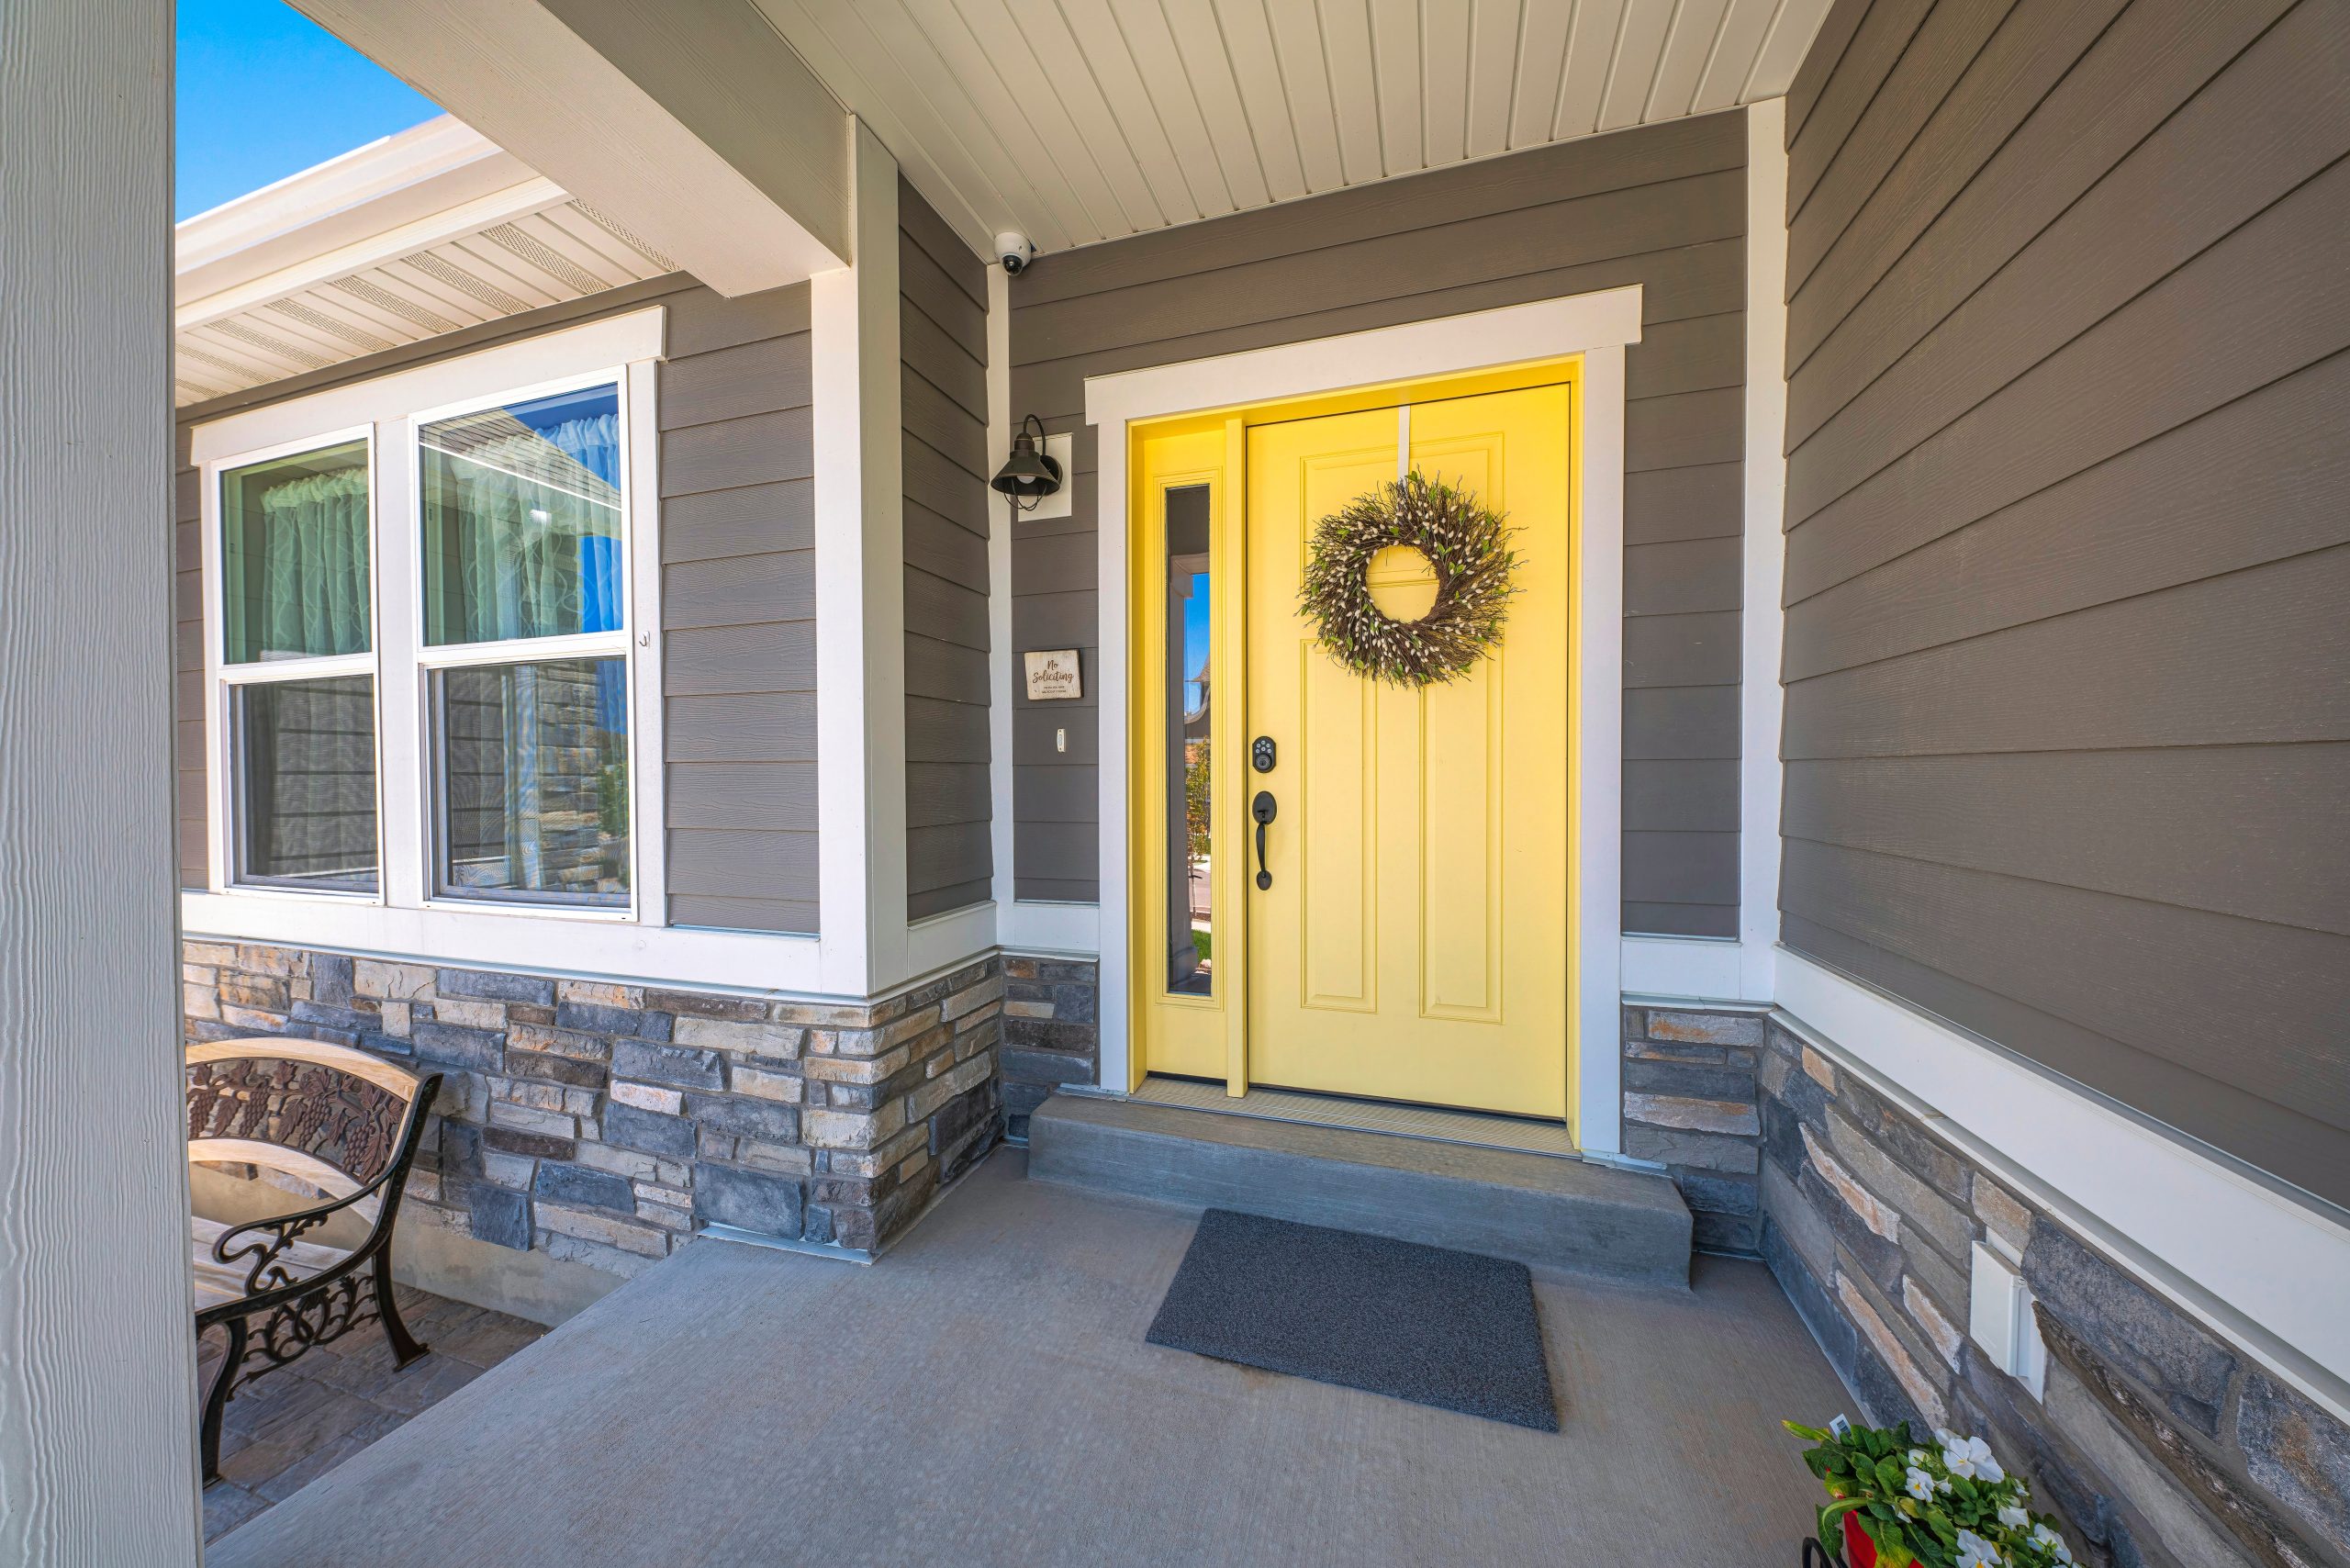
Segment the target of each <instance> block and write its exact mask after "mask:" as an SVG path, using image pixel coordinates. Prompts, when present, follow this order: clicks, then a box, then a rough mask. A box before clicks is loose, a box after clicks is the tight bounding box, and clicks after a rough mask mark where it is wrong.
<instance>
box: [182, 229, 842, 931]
mask: <svg viewBox="0 0 2350 1568" xmlns="http://www.w3.org/2000/svg"><path fill="white" fill-rule="evenodd" d="M648 303H658V304H660V305H662V306H664V307H666V309H667V311H668V337H667V353H668V358H667V359H666V362H665V363H664V364H662V365H661V367H660V371H659V375H660V386H659V394H658V397H657V398H656V408H657V419H658V422H659V425H660V436H659V440H660V442H661V489H662V502H661V554H662V618H663V625H662V637H663V663H664V682H663V684H664V687H665V690H664V693H663V695H664V700H665V701H664V708H665V714H666V721H665V722H666V732H667V734H666V754H667V755H666V775H667V777H666V790H667V795H668V813H669V820H668V822H667V823H666V824H660V825H659V826H658V827H657V828H655V827H653V826H652V825H651V824H648V831H662V832H665V833H666V844H667V858H668V880H669V909H668V918H669V921H670V923H671V924H677V925H718V926H725V927H728V928H733V929H741V930H755V931H778V932H813V931H815V930H816V929H817V911H816V855H815V845H816V828H817V824H816V787H815V772H816V728H815V689H816V681H815V670H816V662H815V647H816V643H815V630H816V622H815V613H816V610H815V602H814V594H813V582H814V577H813V565H814V539H813V521H812V495H811V489H812V486H811V477H810V476H811V474H812V472H813V456H814V454H813V450H812V446H811V436H810V403H811V391H810V378H809V363H808V290H807V289H806V288H805V287H804V286H801V287H795V288H784V289H777V290H774V291H772V292H770V293H767V294H762V295H754V296H749V297H744V298H741V299H727V298H723V297H721V296H719V295H716V294H713V293H711V291H710V290H708V289H705V288H702V287H700V286H698V285H696V284H694V283H693V282H692V280H690V279H688V278H685V277H682V276H673V277H667V278H660V279H655V280H653V281H652V282H649V283H645V284H638V285H633V286H630V287H627V288H621V289H613V290H611V291H610V292H608V293H605V294H601V295H596V296H592V297H588V298H587V299H583V300H574V301H570V302H568V303H566V304H565V305H561V306H556V307H553V308H548V309H545V310H539V311H532V312H530V313H528V314H526V315H522V316H517V317H509V318H508V319H505V320H502V321H498V322H495V323H491V324H489V325H487V326H485V327H481V328H475V329H469V330H465V331H462V332H453V333H449V334H446V335H444V336H442V337H441V338H437V339H434V340H432V341H431V342H428V343H423V344H419V345H417V346H415V347H412V348H405V349H400V350H397V351H394V352H392V353H385V354H376V355H371V356H369V357H368V358H365V359H362V360H355V361H353V362H351V363H349V364H341V365H337V366H334V367H333V368H332V369H331V370H329V371H324V372H319V373H317V374H315V375H304V376H299V377H296V378H293V379H290V380H287V381H283V382H279V383H276V384H275V385H274V386H268V387H265V388H256V389H254V390H253V391H251V392H246V393H240V394H237V395H235V396H233V397H231V398H221V399H219V400H218V401H216V402H214V403H209V404H205V405H202V406H200V407H197V408H194V409H187V410H185V411H184V412H183V413H182V415H181V417H180V436H179V454H180V463H181V467H180V470H179V472H178V474H177V476H176V483H175V484H174V485H173V538H174V546H173V547H174V551H175V553H176V558H177V561H178V564H179V574H178V584H177V588H178V603H177V610H176V611H175V613H176V615H177V618H178V627H177V630H178V639H177V649H178V652H177V661H178V666H177V675H176V685H175V691H176V695H177V699H178V734H177V750H178V766H179V810H180V866H181V876H182V879H183V882H184V883H185V885H188V886H201V885H202V884H203V882H204V879H205V877H206V872H207V867H206V821H205V812H206V808H207V780H206V767H205V763H206V759H205V755H204V722H203V706H202V704H203V701H204V689H203V686H204V651H203V620H202V617H203V598H202V595H203V591H204V589H203V584H202V581H201V572H202V551H201V547H200V543H199V541H198V539H197V528H198V522H197V518H198V509H199V504H200V497H199V494H198V483H197V475H196V471H195V470H194V469H193V468H191V467H188V466H186V455H187V450H188V445H187V443H188V432H189V431H190V430H191V429H192V428H193V426H194V425H195V424H196V423H199V422H202V421H203V420H208V419H215V418H218V417H219V416H221V415H223V414H226V413H229V412H233V411H235V410H237V409H246V408H255V407H260V406H262V405H263V404H267V403H271V402H276V401H281V400H283V399H285V398H292V397H298V396H301V395H303V394H306V393H309V392H315V391H319V390H321V389H323V388H325V387H328V386H341V385H346V384H348V383H351V382H353V381H360V380H364V379H367V378H369V377H372V376H375V375H385V374H386V373H389V372H392V371H396V370H401V369H406V368H408V367H410V366H413V365H417V364H429V363H431V362H432V361H434V360H439V359H446V358H450V357H453V356H454V355H456V354H459V353H472V352H474V351H476V350H478V349H481V348H486V347H489V346H492V345H494V344H497V343H501V342H514V341H518V340H520V339H522V338H527V337H532V336H535V335H537V334H539V333H542V332H544V331H548V330H553V329H554V328H557V327H562V326H568V325H571V324H574V323H576V322H579V321H585V320H592V319H597V318H599V317H602V316H609V315H612V314H616V313H618V312H620V311H622V310H628V309H633V308H639V307H641V306H643V305H645V304H648Z"/></svg>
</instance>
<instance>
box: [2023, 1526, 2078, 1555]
mask: <svg viewBox="0 0 2350 1568" xmlns="http://www.w3.org/2000/svg"><path fill="white" fill-rule="evenodd" d="M2031 1539H2032V1541H2033V1543H2034V1544H2036V1545H2038V1546H2041V1547H2043V1548H2045V1549H2046V1550H2047V1551H2048V1552H2049V1553H2050V1555H2052V1556H2053V1557H2054V1558H2055V1559H2056V1561H2057V1562H2071V1561H2072V1560H2073V1549H2072V1548H2071V1547H2069V1546H2067V1545H2065V1538H2064V1537H2063V1536H2061V1535H2058V1534H2057V1533H2056V1532H2055V1531H2054V1530H2053V1529H2049V1528H2048V1527H2047V1526H2046V1525H2034V1526H2032V1527H2031Z"/></svg>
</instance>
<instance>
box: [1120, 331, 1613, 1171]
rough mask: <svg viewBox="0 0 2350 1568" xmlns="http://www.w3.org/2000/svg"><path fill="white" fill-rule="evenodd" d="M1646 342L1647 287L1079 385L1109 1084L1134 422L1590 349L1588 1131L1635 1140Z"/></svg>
mask: <svg viewBox="0 0 2350 1568" xmlns="http://www.w3.org/2000/svg"><path fill="white" fill-rule="evenodd" d="M1639 341H1640V290H1639V287H1638V286H1632V287H1626V288H1611V289H1606V290H1603V291H1601V292H1599V293H1595V294H1580V295H1572V296H1569V297H1564V298H1561V299H1546V300H1539V301H1537V302H1535V303H1533V304H1529V305H1513V306H1509V307H1507V308H1503V309H1499V310H1480V311H1475V312H1472V313H1471V314H1468V315H1461V316H1448V317H1440V318H1438V319H1433V320H1427V321H1414V322H1410V323H1407V324H1405V325H1404V326H1400V327H1382V328H1379V329H1377V330H1372V331H1367V332H1350V333H1348V334H1346V335H1344V336H1341V337H1334V338H1319V339H1315V340H1314V341H1312V342H1303V343H1287V344H1283V345H1281V346H1280V347H1278V348H1269V349H1257V350H1252V351H1250V352H1248V353H1236V354H1222V355H1218V356H1216V357H1214V358H1210V359H1197V360H1185V361H1181V362H1180V363H1177V364H1161V365H1153V366H1151V367H1149V368H1148V369H1146V370H1130V371H1125V372H1122V373H1120V374H1118V375H1092V376H1088V377H1086V381H1085V419H1086V422H1087V423H1088V424H1091V425H1095V426H1098V427H1100V431H1101V442H1100V445H1101V455H1100V472H1099V476H1098V478H1099V494H1100V497H1101V500H1100V506H1101V509H1102V515H1101V517H1100V518H1099V519H1098V520H1097V521H1098V525H1099V528H1100V532H1099V535H1098V537H1099V540H1100V545H1099V576H1098V578H1097V586H1098V588H1099V589H1100V603H1101V611H1100V614H1101V654H1100V662H1099V674H1098V677H1097V678H1098V679H1099V680H1100V682H1101V687H1100V692H1101V722H1102V756H1101V764H1100V787H1101V802H1100V803H1101V823H1102V840H1101V842H1102V902H1101V906H1100V933H1099V939H1100V943H1101V954H1102V980H1101V984H1102V991H1101V998H1102V1002H1101V1025H1100V1028H1101V1048H1102V1067H1101V1072H1102V1078H1101V1081H1102V1086H1103V1087H1104V1088H1108V1089H1112V1090H1117V1091H1123V1090H1124V1089H1125V1086H1126V1084H1127V1082H1128V1081H1129V1079H1128V1074H1129V1071H1130V1067H1131V1059H1132V1058H1131V1055H1130V1053H1131V1050H1132V1047H1133V1041H1132V1029H1131V1020H1130V1018H1129V1016H1128V997H1127V985H1128V976H1127V973H1126V969H1127V962H1126V956H1127V936H1128V933H1127V913H1128V911H1127V903H1128V892H1129V890H1128V887H1127V879H1126V835H1127V832H1128V823H1127V820H1126V819H1127V812H1126V791H1127V777H1126V752H1127V739H1128V737H1127V711H1126V709H1127V702H1126V684H1127V679H1128V669H1127V662H1126V661H1127V637H1128V629H1127V622H1126V610H1127V605H1126V573H1127V552H1126V533H1127V529H1128V526H1129V520H1128V518H1127V515H1126V489H1127V484H1126V427H1127V425H1128V424H1130V423H1132V422H1133V421H1135V420H1153V419H1162V418H1165V417H1167V416H1169V415H1173V414H1183V413H1194V412H1200V411H1203V410H1206V409H1221V408H1233V407H1238V406H1245V405H1249V404H1256V403H1264V402H1270V401H1273V400H1275V399H1278V398H1300V397H1312V396H1315V395H1318V394H1322V393H1329V392H1342V391H1345V390H1347V389H1348V388H1349V387H1355V386H1377V385H1380V384H1382V383H1385V382H1391V381H1401V380H1406V379H1410V378H1413V377H1417V376H1427V375H1463V374H1468V373H1471V372H1475V371H1482V370H1492V369H1499V368H1503V367H1505V366H1508V365H1512V364H1527V363H1531V362H1533V361H1537V360H1545V359H1556V358H1560V357H1561V356H1563V355H1567V354H1576V353H1580V354H1582V355H1583V451H1582V452H1581V453H1579V454H1576V461H1577V479H1578V481H1579V483H1580V484H1581V485H1582V487H1583V539H1582V543H1581V557H1582V559H1581V571H1582V578H1581V581H1582V596H1581V599H1580V601H1579V603H1578V604H1577V606H1576V612H1577V613H1578V614H1579V615H1580V616H1581V617H1582V623H1583V627H1584V628H1585V635H1584V636H1583V638H1582V639H1581V640H1580V641H1579V643H1578V644H1577V647H1576V650H1575V651H1576V656H1577V658H1578V660H1579V665H1578V678H1579V679H1580V681H1581V699H1582V703H1581V706H1582V727H1581V731H1580V734H1579V737H1578V739H1579V744H1580V747H1581V751H1580V756H1581V758H1582V778H1583V791H1582V799H1581V801H1580V802H1579V811H1578V817H1577V821H1576V824H1575V825H1576V832H1577V834H1578V835H1579V841H1580V846H1581V864H1582V884H1583V885H1582V886H1581V887H1580V888H1579V889H1578V890H1576V903H1575V914H1576V920H1575V938H1574V940H1575V949H1576V966H1577V983H1578V986H1579V993H1578V996H1577V1005H1576V1013H1575V1039H1576V1041H1577V1043H1578V1044H1577V1051H1576V1058H1575V1061H1576V1078H1575V1081H1574V1088H1573V1100H1572V1109H1573V1111H1574V1123H1573V1126H1574V1128H1575V1136H1576V1141H1577V1142H1578V1143H1579V1144H1580V1145H1581V1146H1582V1147H1583V1148H1584V1149H1585V1150H1587V1151H1589V1152H1592V1153H1596V1154H1614V1153H1620V1152H1621V1151H1622V1148H1623V1133H1622V1105H1621V1097H1620V1094H1619V1092H1618V1091H1619V1087H1620V1080H1621V1076H1622V1069H1621V1058H1622V1051H1621V1043H1620V1040H1619V1038H1618V1035H1619V1031H1618V1027H1617V1017H1618V1011H1617V1009H1618V999H1619V997H1620V994H1621V987H1620V984H1619V979H1618V973H1617V966H1618V964H1619V963H1620V961H1621V956H1620V946H1621V925H1622V919H1623V917H1622V909H1623V902H1622V855H1623V848H1622V836H1621V834H1620V831H1619V830H1620V827H1621V822H1622V814H1623V803H1622V800H1621V790H1622V784H1621V780H1622V777H1623V761H1622V758H1623V739H1622V737H1623V708H1624V696H1623V663H1624V644H1623V638H1624V619H1623V609H1624V603H1623V601H1624V349H1625V346H1626V345H1627V344H1629V343H1636V342H1639Z"/></svg>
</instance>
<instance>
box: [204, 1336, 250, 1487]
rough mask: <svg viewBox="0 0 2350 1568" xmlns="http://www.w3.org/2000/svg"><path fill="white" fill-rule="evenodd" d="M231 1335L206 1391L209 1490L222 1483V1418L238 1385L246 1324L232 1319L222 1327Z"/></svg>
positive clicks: (206, 1475) (205, 1455)
mask: <svg viewBox="0 0 2350 1568" xmlns="http://www.w3.org/2000/svg"><path fill="white" fill-rule="evenodd" d="M221 1327H223V1328H224V1329H226V1330H227V1331H228V1335H229V1353H228V1354H227V1355H226V1356H224V1357H222V1358H221V1361H220V1366H219V1370H218V1371H217V1372H214V1373H213V1374H212V1386H211V1387H209V1388H207V1389H206V1390H205V1391H204V1427H203V1451H204V1484H206V1485H207V1486H209V1485H211V1484H213V1483H214V1482H216V1481H218V1480H219V1479H220V1417H221V1413H222V1412H223V1411H225V1410H227V1409H228V1408H229V1388H230V1387H231V1386H232V1385H233V1384H234V1383H236V1381H237V1369H238V1367H240V1366H241V1365H242V1364H243V1363H244V1360H245V1320H244V1319H243V1318H241V1317H232V1318H230V1319H229V1321H228V1322H226V1323H224V1324H222V1325H221Z"/></svg>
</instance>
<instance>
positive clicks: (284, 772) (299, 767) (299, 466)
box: [214, 430, 383, 893]
mask: <svg viewBox="0 0 2350 1568" xmlns="http://www.w3.org/2000/svg"><path fill="white" fill-rule="evenodd" d="M372 445H373V442H372V441H371V438H370V433H369V432H368V431H364V430H361V431H342V432H339V433H337V434H335V435H331V436H330V437H328V438H327V439H325V440H324V441H322V442H319V444H317V445H315V446H311V447H308V449H306V450H297V451H288V452H282V453H276V454H266V455H261V456H257V457H256V458H254V459H253V460H252V461H251V462H248V463H243V464H241V465H237V466H235V467H232V468H226V469H224V470H222V472H221V473H220V475H219V481H218V482H219V549H218V554H217V557H216V559H217V560H218V572H217V573H216V574H215V577H214V580H215V581H216V582H217V583H218V588H217V589H216V590H215V591H216V592H217V594H218V605H219V614H218V618H217V621H218V627H219V634H220V640H221V641H220V647H219V649H218V669H219V672H220V681H221V685H222V688H223V689H222V690H221V692H220V694H219V695H220V700H221V706H222V709H223V710H224V712H225V717H226V720H227V724H226V730H227V735H228V743H229V745H228V751H229V764H230V766H229V770H228V777H227V778H226V780H225V782H226V784H227V786H228V787H227V790H226V791H225V793H224V796H223V800H224V803H225V804H226V807H227V811H226V812H225V815H226V816H227V818H228V825H229V833H228V847H229V853H230V877H231V879H233V880H234V881H236V882H239V883H241V884H244V885H247V886H254V887H277V888H299V889H304V890H311V891H318V892H338V893H374V892H375V891H377V890H378V889H380V887H381V886H382V881H383V878H382V870H381V861H382V856H381V852H380V840H379V835H378V833H377V819H378V815H379V812H378V805H377V799H376V787H375V777H376V771H375V594H374V582H375V572H374V567H373V558H374V547H375V541H374V533H375V530H374V526H373V510H374V509H373V505H372V499H373V487H372V485H371V483H370V477H369V476H370V473H371V470H372V467H373V464H372V462H371V448H372Z"/></svg>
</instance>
